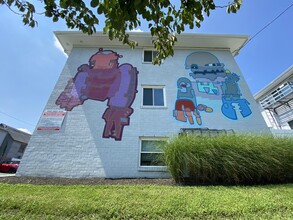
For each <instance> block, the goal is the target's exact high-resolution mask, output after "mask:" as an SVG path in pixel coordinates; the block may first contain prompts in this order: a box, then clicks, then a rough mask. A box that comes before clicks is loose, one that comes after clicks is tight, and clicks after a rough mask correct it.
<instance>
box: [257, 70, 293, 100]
mask: <svg viewBox="0 0 293 220" xmlns="http://www.w3.org/2000/svg"><path fill="white" fill-rule="evenodd" d="M291 74H293V65H291V66H290V67H289V68H287V69H286V70H285V71H284V72H282V73H281V75H279V76H278V77H277V78H275V79H274V80H273V81H271V82H270V83H269V84H268V85H267V86H265V87H264V88H262V89H261V90H260V91H258V92H257V93H256V94H254V99H255V100H257V99H260V98H261V97H262V96H263V95H265V94H266V93H267V92H269V91H270V90H272V89H274V88H275V87H276V86H278V85H279V84H281V83H282V82H284V81H285V80H286V79H287V78H288V77H290V76H291Z"/></svg>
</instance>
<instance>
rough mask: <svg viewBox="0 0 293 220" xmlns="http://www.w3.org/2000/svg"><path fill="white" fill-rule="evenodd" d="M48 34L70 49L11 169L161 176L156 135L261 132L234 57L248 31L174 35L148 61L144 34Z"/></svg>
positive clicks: (162, 169)
mask: <svg viewBox="0 0 293 220" xmlns="http://www.w3.org/2000/svg"><path fill="white" fill-rule="evenodd" d="M55 34H56V36H57V38H58V40H59V41H60V43H61V44H62V46H63V48H64V50H65V52H66V53H67V54H68V55H69V57H68V60H67V62H66V64H65V67H64V69H63V71H62V73H61V75H60V78H59V80H58V82H57V84H56V86H55V88H54V90H53V92H52V94H51V96H50V98H49V100H48V103H47V105H46V107H45V109H44V113H43V115H42V117H41V118H40V121H39V124H38V126H37V129H36V130H35V132H34V134H33V136H32V138H31V141H30V143H29V146H28V148H27V150H26V152H25V154H24V157H23V160H22V163H21V165H20V168H19V170H18V173H17V175H19V176H59V177H109V178H122V177H134V178H139V177H148V178H156V177H168V176H169V175H168V173H167V172H166V168H165V167H164V166H162V165H163V164H161V163H160V162H158V161H156V159H155V158H156V157H157V156H158V155H160V152H159V151H158V150H157V149H156V143H158V142H156V141H160V140H162V139H166V138H168V137H172V136H174V135H177V134H178V133H179V132H180V131H181V130H182V129H185V130H186V129H187V131H188V129H193V130H194V129H195V131H196V132H201V131H206V130H207V129H208V130H209V131H210V132H218V131H219V130H221V131H222V132H225V131H227V132H229V131H233V132H236V133H237V132H269V130H268V128H267V126H266V124H265V122H264V120H263V118H262V116H261V114H260V111H259V108H258V106H257V104H256V102H255V101H254V98H253V96H252V94H251V93H250V91H249V89H248V86H247V84H246V82H245V80H244V78H243V76H242V74H241V71H240V69H239V67H238V66H237V64H236V62H235V60H234V56H235V55H237V54H236V53H237V52H235V51H238V48H240V47H241V46H242V45H243V44H244V43H245V42H246V40H247V38H248V37H247V36H240V35H202V34H182V35H180V36H179V37H178V42H177V43H176V46H175V54H174V56H173V57H171V58H168V59H166V60H165V61H164V62H163V64H162V65H161V66H154V65H152V64H151V61H152V58H153V56H154V55H155V52H154V51H152V44H151V42H152V37H151V36H150V34H149V33H130V38H131V39H133V40H136V41H137V42H138V45H139V46H138V47H136V48H135V49H130V48H129V47H128V46H123V45H121V43H119V42H118V41H109V40H108V38H107V36H105V35H102V34H101V33H97V34H95V35H93V36H86V35H83V34H82V33H80V32H56V33H55Z"/></svg>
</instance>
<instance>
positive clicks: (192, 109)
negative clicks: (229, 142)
mask: <svg viewBox="0 0 293 220" xmlns="http://www.w3.org/2000/svg"><path fill="white" fill-rule="evenodd" d="M200 111H205V112H212V111H213V109H212V108H210V107H208V106H206V105H203V104H199V105H198V104H197V101H196V96H195V93H194V90H193V88H192V84H191V81H190V80H189V79H188V78H186V77H181V78H179V79H178V80H177V100H176V103H175V110H174V112H173V115H174V117H175V118H176V120H178V121H183V122H186V121H187V120H188V122H189V124H194V121H193V115H194V116H195V119H196V122H197V124H198V125H201V124H202V119H201V116H200Z"/></svg>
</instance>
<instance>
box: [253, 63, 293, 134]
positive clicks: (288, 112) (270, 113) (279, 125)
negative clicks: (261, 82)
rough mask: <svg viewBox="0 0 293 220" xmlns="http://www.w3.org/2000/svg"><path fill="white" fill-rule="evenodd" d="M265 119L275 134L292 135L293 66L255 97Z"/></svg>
mask: <svg viewBox="0 0 293 220" xmlns="http://www.w3.org/2000/svg"><path fill="white" fill-rule="evenodd" d="M254 98H255V100H256V101H257V102H258V103H259V105H260V107H261V109H262V114H263V117H264V118H265V121H266V123H267V125H268V127H269V128H271V129H272V132H273V133H288V134H290V133H291V134H292V135H293V132H292V131H286V130H293V65H292V66H291V67H289V68H288V69H287V70H285V71H284V72H283V73H282V74H281V75H280V76H279V77H277V78H276V79H275V80H274V81H272V82H271V83H270V84H269V85H267V86H266V87H265V88H263V89H262V90H260V91H259V92H258V93H256V94H255V95H254Z"/></svg>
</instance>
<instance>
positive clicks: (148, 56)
mask: <svg viewBox="0 0 293 220" xmlns="http://www.w3.org/2000/svg"><path fill="white" fill-rule="evenodd" d="M157 54H158V51H154V50H144V51H143V62H144V63H152V62H153V60H154V58H155V57H156V56H157Z"/></svg>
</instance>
